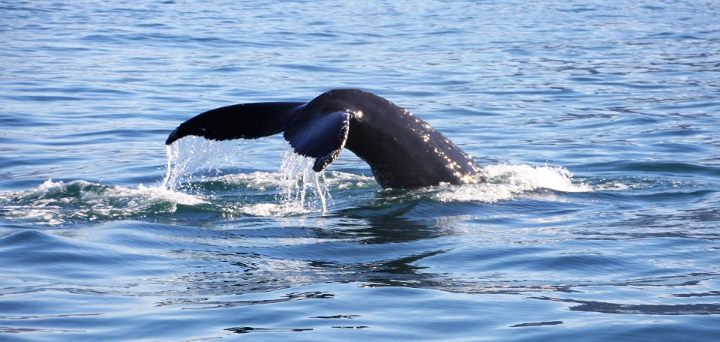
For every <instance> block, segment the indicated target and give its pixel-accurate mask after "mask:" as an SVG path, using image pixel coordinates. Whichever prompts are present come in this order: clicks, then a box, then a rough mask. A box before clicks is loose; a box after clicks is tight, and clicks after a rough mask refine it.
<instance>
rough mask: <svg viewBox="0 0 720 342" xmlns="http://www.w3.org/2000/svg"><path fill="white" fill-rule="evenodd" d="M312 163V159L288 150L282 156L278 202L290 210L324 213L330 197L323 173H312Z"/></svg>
mask: <svg viewBox="0 0 720 342" xmlns="http://www.w3.org/2000/svg"><path fill="white" fill-rule="evenodd" d="M313 163H314V159H313V158H309V157H303V156H300V155H297V154H295V153H294V152H292V151H289V150H288V151H286V152H285V153H284V154H283V157H282V162H281V163H280V174H281V175H282V186H281V191H280V202H281V203H283V204H284V205H285V206H288V207H291V208H292V207H293V206H295V207H298V208H315V209H319V210H321V211H322V212H323V213H325V212H327V205H328V200H329V199H331V198H332V197H331V196H330V191H329V189H328V187H327V185H326V184H325V176H324V173H323V172H315V171H313V169H312V166H313Z"/></svg>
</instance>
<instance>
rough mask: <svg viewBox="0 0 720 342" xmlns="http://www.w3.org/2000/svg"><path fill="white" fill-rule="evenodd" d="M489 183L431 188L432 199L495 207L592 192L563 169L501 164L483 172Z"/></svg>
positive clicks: (487, 167)
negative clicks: (550, 194) (545, 193)
mask: <svg viewBox="0 0 720 342" xmlns="http://www.w3.org/2000/svg"><path fill="white" fill-rule="evenodd" d="M484 170H485V172H486V174H487V177H488V179H487V182H486V183H480V184H470V185H462V186H445V187H442V186H441V187H436V188H431V189H429V190H427V191H428V194H429V195H430V197H432V198H434V199H436V200H438V201H441V202H466V201H479V202H487V203H495V202H498V201H503V200H509V199H512V198H515V197H517V196H521V195H526V194H529V193H532V192H535V191H539V190H553V191H558V192H588V191H592V188H591V187H590V186H588V185H586V184H583V183H573V180H572V173H570V171H568V170H567V169H565V168H563V167H552V166H547V165H544V166H530V165H525V164H521V165H511V164H498V165H488V166H486V167H485V168H484Z"/></svg>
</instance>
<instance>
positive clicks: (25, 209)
mask: <svg viewBox="0 0 720 342" xmlns="http://www.w3.org/2000/svg"><path fill="white" fill-rule="evenodd" d="M204 203H206V202H205V201H204V200H203V199H202V198H199V197H197V196H192V195H188V194H184V193H181V192H176V191H171V190H168V189H166V188H163V187H160V186H154V187H145V186H143V185H140V186H138V187H137V188H128V187H123V186H110V185H102V184H98V183H92V182H86V181H81V180H76V181H71V182H68V183H65V182H62V181H57V182H56V181H53V180H47V181H45V182H44V183H42V184H40V185H39V186H38V187H36V188H33V189H30V190H26V191H20V192H4V193H0V209H1V210H0V213H1V214H2V216H4V217H9V218H14V219H20V220H26V221H31V222H37V223H40V224H46V225H60V224H65V223H71V222H79V221H101V220H112V219H124V218H137V217H144V216H147V215H155V214H163V213H173V212H175V211H176V210H177V206H178V205H185V206H197V205H201V204H204Z"/></svg>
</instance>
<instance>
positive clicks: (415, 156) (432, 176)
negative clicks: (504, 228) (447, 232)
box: [166, 89, 485, 189]
mask: <svg viewBox="0 0 720 342" xmlns="http://www.w3.org/2000/svg"><path fill="white" fill-rule="evenodd" d="M279 132H284V136H285V139H286V140H288V141H289V142H290V144H291V145H292V146H293V148H294V149H295V151H296V152H297V153H299V154H302V155H306V156H310V157H314V158H316V163H315V167H314V169H315V171H320V170H322V169H323V168H324V167H326V166H327V165H328V164H330V163H331V162H332V161H333V160H334V159H335V158H336V157H337V155H338V154H339V153H340V150H341V149H342V148H343V145H344V147H346V148H347V149H348V150H350V151H352V152H353V153H355V154H356V155H357V156H358V157H360V158H361V159H362V160H364V161H365V162H367V163H368V165H370V169H371V170H372V173H373V176H374V177H375V179H376V180H377V182H378V183H379V184H380V185H381V186H382V187H383V188H400V189H411V188H420V187H426V186H432V185H438V184H440V183H450V184H466V183H477V182H483V181H485V176H484V173H483V171H482V168H481V167H480V166H479V165H477V164H476V163H475V161H473V160H472V158H470V156H468V155H467V154H466V153H465V152H463V151H462V150H461V149H460V148H458V147H457V146H456V145H455V144H453V143H452V142H451V141H450V140H449V139H448V138H447V137H445V136H444V135H442V134H441V133H440V132H438V131H437V130H435V129H434V128H432V127H431V126H430V125H429V124H428V123H426V122H425V121H422V120H420V119H419V118H417V117H415V116H414V115H412V114H411V113H410V112H409V111H407V110H405V109H403V108H401V107H398V106H397V105H395V104H393V103H392V102H390V101H388V100H386V99H384V98H382V97H380V96H377V95H375V94H372V93H368V92H364V91H361V90H357V89H338V90H332V91H329V92H326V93H323V94H321V95H320V96H318V97H316V98H315V99H313V100H312V101H310V102H308V103H306V104H304V103H299V102H283V103H279V102H278V103H255V104H245V105H234V106H227V107H222V108H218V109H214V110H211V111H208V112H205V113H203V114H200V115H198V116H196V117H194V118H192V119H190V120H188V121H186V122H185V123H183V124H181V125H180V126H179V127H178V128H177V129H176V130H175V131H173V132H172V133H171V134H170V136H169V137H168V139H167V141H166V143H167V144H171V143H172V142H174V141H175V140H177V139H180V138H182V137H184V136H187V135H198V136H203V137H205V138H208V139H215V140H224V139H237V138H245V139H254V138H258V137H261V136H267V135H272V134H276V133H279Z"/></svg>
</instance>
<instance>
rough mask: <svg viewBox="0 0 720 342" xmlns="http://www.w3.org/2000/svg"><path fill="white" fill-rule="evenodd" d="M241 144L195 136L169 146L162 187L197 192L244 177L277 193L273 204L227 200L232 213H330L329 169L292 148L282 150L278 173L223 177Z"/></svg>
mask: <svg viewBox="0 0 720 342" xmlns="http://www.w3.org/2000/svg"><path fill="white" fill-rule="evenodd" d="M236 146H237V144H235V145H233V146H230V145H228V144H227V143H226V142H225V143H224V142H215V141H208V140H205V139H201V138H196V137H188V138H185V139H182V140H180V141H178V142H176V143H175V144H172V145H171V146H168V147H167V148H166V153H167V161H166V173H165V177H164V179H163V181H162V187H163V188H166V189H168V190H170V191H175V190H178V189H182V191H191V192H194V193H196V192H200V191H204V190H207V189H206V187H205V186H204V185H207V184H209V183H212V182H225V183H226V184H227V183H228V181H238V180H239V181H241V182H245V183H246V185H247V187H249V188H256V189H260V190H261V191H264V192H268V193H274V198H273V202H272V203H225V204H223V207H222V209H221V211H222V212H224V213H226V214H227V215H228V216H233V215H235V214H247V215H257V216H287V215H296V214H306V213H311V212H321V213H325V212H327V208H328V204H329V201H330V199H331V196H330V191H329V188H328V186H327V185H326V184H325V176H324V173H316V172H314V171H313V170H312V165H313V159H312V158H308V157H303V156H300V155H297V154H295V153H294V152H293V151H292V149H291V148H289V147H288V149H287V150H286V151H285V152H284V153H283V157H282V161H281V163H280V170H279V172H278V173H267V172H253V173H249V174H246V175H221V173H222V165H224V164H231V163H232V162H234V163H235V164H237V159H238V158H237V153H236V152H237V149H236V148H235V147H236ZM203 195H205V196H207V195H210V196H212V195H213V194H207V193H204V194H203Z"/></svg>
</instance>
